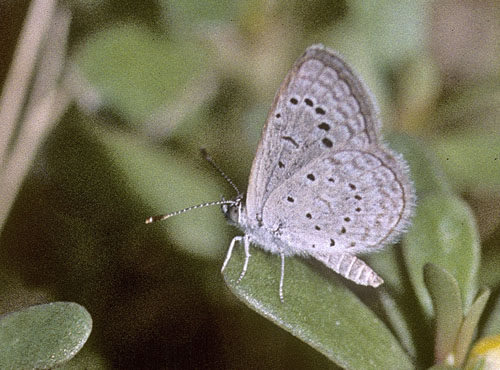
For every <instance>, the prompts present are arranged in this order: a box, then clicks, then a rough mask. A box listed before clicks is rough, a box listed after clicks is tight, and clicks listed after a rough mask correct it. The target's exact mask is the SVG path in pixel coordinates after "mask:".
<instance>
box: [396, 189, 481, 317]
mask: <svg viewBox="0 0 500 370" xmlns="http://www.w3.org/2000/svg"><path fill="white" fill-rule="evenodd" d="M479 253H480V251H479V235H478V231H477V227H476V224H475V220H474V216H473V215H472V212H471V210H470V209H469V207H468V206H467V204H465V203H464V202H463V201H462V200H460V199H458V198H457V197H454V196H452V195H429V196H427V197H425V198H424V199H421V200H420V201H419V204H418V207H417V212H416V215H415V217H414V219H413V225H412V227H411V228H410V231H409V232H408V233H407V234H406V236H405V238H404V240H403V255H404V258H405V263H406V266H407V269H408V272H409V275H410V279H411V282H412V284H413V286H414V289H415V292H416V294H417V296H418V298H419V300H420V303H421V305H422V307H423V309H424V311H425V312H426V314H427V315H428V316H429V317H431V316H432V312H433V309H432V303H431V298H430V296H429V293H428V292H427V289H426V287H425V284H424V277H423V267H424V265H425V264H426V263H428V262H432V263H434V264H436V265H438V266H440V267H442V268H444V269H445V270H446V271H448V272H449V273H450V274H451V275H453V277H454V278H455V279H456V280H457V282H458V286H459V287H460V292H461V296H462V302H463V307H464V309H468V307H469V306H470V305H471V303H472V300H473V298H474V296H475V293H476V289H477V272H478V267H479Z"/></svg>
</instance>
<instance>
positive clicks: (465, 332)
mask: <svg viewBox="0 0 500 370" xmlns="http://www.w3.org/2000/svg"><path fill="white" fill-rule="evenodd" d="M489 297H490V290H489V289H484V290H483V291H482V292H481V293H480V294H479V296H478V297H477V299H476V300H475V301H474V303H473V304H472V306H471V307H470V309H469V312H467V315H466V316H465V318H464V321H463V323H462V327H461V328H460V333H459V334H458V338H457V342H456V344H455V361H456V364H457V365H462V364H463V362H464V361H465V356H466V355H467V352H468V351H469V347H470V344H471V342H472V337H473V335H474V331H475V330H476V327H477V324H478V322H479V319H480V318H481V314H482V313H483V310H484V307H485V306H486V302H488V298H489Z"/></svg>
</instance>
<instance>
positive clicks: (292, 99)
mask: <svg viewBox="0 0 500 370" xmlns="http://www.w3.org/2000/svg"><path fill="white" fill-rule="evenodd" d="M290 103H292V104H293V105H297V104H298V103H299V101H298V100H297V99H295V98H291V99H290Z"/></svg>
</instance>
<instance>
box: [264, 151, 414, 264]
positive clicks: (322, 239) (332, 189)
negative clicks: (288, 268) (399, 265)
mask: <svg viewBox="0 0 500 370" xmlns="http://www.w3.org/2000/svg"><path fill="white" fill-rule="evenodd" d="M412 194H413V193H412V188H411V183H410V182H409V180H408V178H407V169H406V166H405V164H404V162H402V161H401V160H400V158H399V157H397V156H394V154H392V153H390V152H388V151H387V150H382V149H378V148H369V150H361V149H354V148H352V149H341V150H338V151H336V152H331V153H330V152H327V153H324V154H322V155H321V156H320V157H318V158H316V159H315V160H313V161H312V162H310V163H309V164H308V165H307V166H305V167H304V168H302V169H300V170H299V171H298V172H297V173H295V175H294V176H293V177H291V178H289V179H287V180H286V181H285V182H284V183H283V184H282V185H280V186H279V187H278V188H277V189H276V190H275V191H273V192H272V194H270V196H269V197H268V199H267V201H266V203H265V205H264V207H263V210H262V218H263V227H264V228H266V229H268V230H272V231H273V233H275V234H276V235H279V238H280V239H281V240H282V241H283V242H284V245H286V246H287V247H286V248H288V250H284V253H285V254H286V255H294V254H302V255H311V256H313V257H316V258H318V259H321V260H323V259H324V258H323V257H326V256H329V255H333V254H339V253H348V254H350V255H356V254H359V253H363V252H371V251H374V250H378V249H381V248H382V247H384V246H385V245H386V244H388V243H390V242H393V241H394V239H395V238H396V237H397V236H398V235H399V234H400V233H401V231H403V230H404V229H405V228H406V226H407V225H408V222H409V219H410V215H411V212H412V208H413V195H412Z"/></svg>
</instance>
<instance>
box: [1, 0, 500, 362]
mask: <svg viewBox="0 0 500 370" xmlns="http://www.w3.org/2000/svg"><path fill="white" fill-rule="evenodd" d="M29 5H30V2H28V1H8V0H7V1H3V2H2V3H1V4H0V17H1V19H2V22H1V23H0V29H1V36H0V81H3V82H5V81H7V79H8V73H9V68H10V66H11V63H12V60H13V57H14V50H15V48H16V45H19V42H20V32H21V29H22V27H23V22H24V21H25V17H26V14H27V11H28V7H29ZM54 12H55V13H54V14H56V16H54V17H53V18H51V21H50V28H48V29H47V36H46V37H45V40H44V41H42V47H43V48H45V49H44V50H49V51H48V52H47V53H45V54H44V53H41V54H40V55H38V57H36V58H35V67H34V68H35V69H34V71H35V72H34V75H36V73H39V72H37V71H40V70H43V66H44V65H49V66H54V65H58V64H60V65H61V71H60V73H59V74H58V75H57V76H56V78H54V80H55V82H54V83H55V86H56V87H57V88H60V89H62V94H64V96H65V98H66V99H67V100H64V101H65V103H62V102H61V104H60V107H59V108H60V109H61V112H59V115H57V117H56V118H54V119H53V120H52V121H51V124H50V125H49V126H48V128H47V131H46V135H44V136H40V137H38V141H37V142H36V145H34V144H33V143H32V142H24V141H23V140H20V139H23V136H22V135H21V133H22V129H21V128H19V127H21V126H17V127H18V128H16V129H15V130H13V138H14V139H13V140H12V141H11V142H10V143H9V150H10V151H11V152H15V150H16V148H17V147H18V146H21V147H22V146H32V147H35V148H36V149H37V150H36V152H35V154H36V156H34V157H33V160H32V161H30V162H29V172H26V174H25V176H22V178H21V179H22V182H21V183H20V184H21V185H20V186H18V187H17V190H16V192H15V198H14V199H15V202H14V203H12V204H11V205H10V206H5V207H4V208H5V210H4V211H5V213H6V216H5V221H3V222H4V223H3V229H2V230H1V234H0V278H1V283H0V314H4V313H7V312H11V311H14V310H18V309H21V308H23V307H27V306H29V305H33V304H37V303H45V302H51V301H55V300H64V301H73V302H77V303H79V304H81V305H83V306H84V307H86V309H87V310H88V311H89V312H90V314H91V315H92V318H93V321H94V326H93V332H92V335H91V337H90V339H89V342H88V343H87V345H86V346H85V347H84V349H83V350H82V352H81V353H80V354H78V355H77V359H75V360H74V361H73V363H74V364H75V365H74V366H75V368H77V367H78V366H81V367H78V368H90V365H89V364H93V365H92V366H94V368H102V369H129V368H135V369H167V368H176V369H184V368H197V369H201V368H204V369H264V368H265V369H303V368H332V369H335V368H336V367H335V366H334V365H332V364H331V363H330V362H329V361H328V360H327V359H326V358H325V357H323V355H321V354H319V353H317V352H316V351H314V350H313V349H311V348H310V347H308V346H307V345H306V344H303V343H302V342H301V341H299V340H298V339H296V338H294V337H292V336H291V335H290V334H288V333H287V332H285V331H283V330H282V329H279V328H277V327H276V326H274V325H273V324H272V323H270V322H268V321H267V320H266V319H264V318H262V317H261V316H259V315H258V314H256V313H255V312H253V311H251V310H249V309H248V308H246V307H245V306H244V305H243V304H241V303H239V301H238V300H237V299H236V298H235V297H234V296H233V295H232V294H231V293H230V292H229V290H228V289H227V287H226V286H225V284H224V281H223V277H222V275H221V274H220V267H221V264H222V260H223V257H224V254H225V252H226V249H227V246H228V245H229V242H230V240H231V238H232V236H234V235H237V233H238V231H237V230H234V229H233V228H231V227H230V226H229V225H226V223H225V220H224V217H223V216H222V215H221V213H220V209H219V208H218V207H212V208H205V209H202V210H197V211H194V212H191V213H188V214H185V215H182V216H179V217H176V218H172V219H170V220H168V221H165V222H163V223H157V224H152V225H145V224H144V220H145V219H146V218H147V217H149V216H151V215H155V214H158V213H165V212H170V211H174V210H177V209H180V208H184V207H187V206H190V205H194V204H198V203H202V202H206V201H212V200H219V199H220V198H221V196H223V197H225V198H226V199H227V198H231V197H233V196H234V195H235V194H234V191H233V189H232V188H231V187H230V186H228V184H226V183H225V181H224V180H223V179H222V178H221V177H220V176H219V175H218V174H217V173H216V172H215V171H214V170H213V169H212V168H211V167H210V166H209V165H208V164H207V163H206V162H205V161H204V160H203V159H202V158H201V156H200V154H199V150H200V148H202V147H204V148H206V149H207V151H208V152H209V153H210V155H211V156H212V157H213V158H214V160H215V161H216V162H217V163H218V165H219V166H220V167H221V168H223V169H224V171H225V172H226V173H227V174H228V175H229V176H230V177H231V178H232V179H233V181H234V182H235V183H236V184H237V185H238V186H239V187H240V189H241V190H242V191H244V190H245V188H246V185H247V180H248V175H249V172H250V166H251V162H252V159H253V155H254V152H255V149H256V146H257V142H258V140H259V137H260V132H261V129H262V126H263V124H264V121H265V117H266V114H267V111H268V109H269V107H270V105H271V103H272V100H273V96H274V94H275V92H276V90H277V88H278V87H279V84H280V82H281V80H282V79H283V78H284V76H285V74H286V72H287V71H288V69H289V68H290V67H291V65H292V64H293V62H294V60H295V59H296V58H298V57H299V56H300V55H301V54H302V52H303V51H304V50H305V48H306V47H307V46H309V45H311V44H314V43H322V44H324V45H325V46H327V47H329V48H331V49H334V50H337V51H339V52H340V53H341V54H342V55H343V56H344V57H345V59H346V60H347V61H348V62H349V63H350V64H351V65H352V66H353V67H354V69H355V70H356V71H357V72H358V73H359V74H360V75H361V76H362V77H363V80H364V81H365V82H366V84H367V85H368V86H369V87H370V89H371V90H372V92H373V93H374V95H375V96H376V99H377V102H378V103H379V106H380V109H381V118H382V121H383V124H384V127H383V130H384V132H385V133H386V134H388V135H389V134H391V133H393V132H399V133H403V134H405V135H408V136H411V137H413V138H415V140H417V142H419V143H420V144H421V145H422V147H423V148H425V151H426V152H428V153H429V156H430V158H431V159H432V160H433V161H434V162H435V164H436V166H437V167H440V168H442V169H443V172H444V174H445V175H446V176H447V178H448V180H449V182H450V184H451V187H452V188H453V190H454V191H456V192H457V193H458V194H459V195H460V196H462V197H463V198H464V199H465V200H466V201H467V203H468V204H469V205H470V207H471V208H472V210H473V211H474V214H475V216H476V218H477V224H478V227H479V231H480V237H481V242H482V248H483V249H482V253H483V257H482V260H483V261H484V263H483V266H482V270H481V274H480V280H481V283H483V284H487V285H490V286H495V285H498V283H500V272H499V271H497V266H500V265H497V264H498V263H500V121H499V117H500V43H499V42H498V40H500V5H499V3H498V2H497V1H493V0H491V1H472V0H467V1H451V0H444V1H409V0H404V1H399V2H394V1H388V0H383V1H377V2H365V1H360V0H352V1H326V0H318V1H308V2H305V1H298V0H292V1H259V0H244V1H229V0H228V1H226V0H221V1H214V2H208V1H205V2H203V1H201V2H200V1H195V0H183V1H167V0H164V1H161V0H158V1H153V0H146V1H115V0H108V1H99V0H72V1H69V0H68V1H60V2H59V4H58V7H57V9H56V10H55V11H54ZM58 12H59V13H58ZM61 14H62V16H61ZM57 16H59V18H57ZM63 20H65V22H67V23H66V26H65V27H66V28H64V25H61V24H62V22H63ZM58 22H59V23H58ZM63 32H67V39H65V40H62V41H61V40H59V41H58V36H60V35H61V34H62V33H63ZM58 43H59V44H58ZM57 45H62V46H61V47H60V48H59V49H57V50H59V54H58V53H57V52H55V51H53V50H52V51H51V49H50V47H55V46H57ZM60 50H63V53H62V56H61V53H60ZM28 78H31V81H32V82H31V85H29V86H30V92H32V94H31V95H30V96H29V97H28V98H27V100H26V102H25V103H24V105H23V109H24V110H23V111H22V113H21V115H20V116H19V122H23V119H26V120H27V119H28V118H29V115H28V108H27V107H29V104H30V102H32V101H35V99H36V98H37V96H34V95H36V94H34V93H35V92H36V88H35V83H34V82H33V81H34V80H35V78H34V77H32V76H31V77H30V76H28ZM42 86H43V84H42ZM41 91H42V92H45V93H46V92H48V91H50V89H46V90H44V89H43V88H42V89H41ZM41 96H42V97H43V96H44V94H43V93H42V94H41ZM30 99H31V100H30ZM61 100H63V99H61ZM58 102H59V101H58ZM57 108H58V105H57V104H55V105H54V109H55V110H57ZM35 116H36V115H35ZM0 124H3V122H1V123H0ZM20 125H21V124H20ZM35 127H36V125H35ZM34 130H36V128H35V129H34ZM35 137H36V135H35ZM415 181H417V180H415ZM4 191H5V189H1V188H0V196H3V192H4ZM2 204H3V203H2ZM7 215H8V217H7ZM396 248H397V247H396ZM250 263H251V262H250ZM276 263H278V259H277V261H276ZM382 275H383V274H382ZM389 279H390V278H389ZM494 292H495V291H494ZM276 293H277V290H276Z"/></svg>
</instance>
